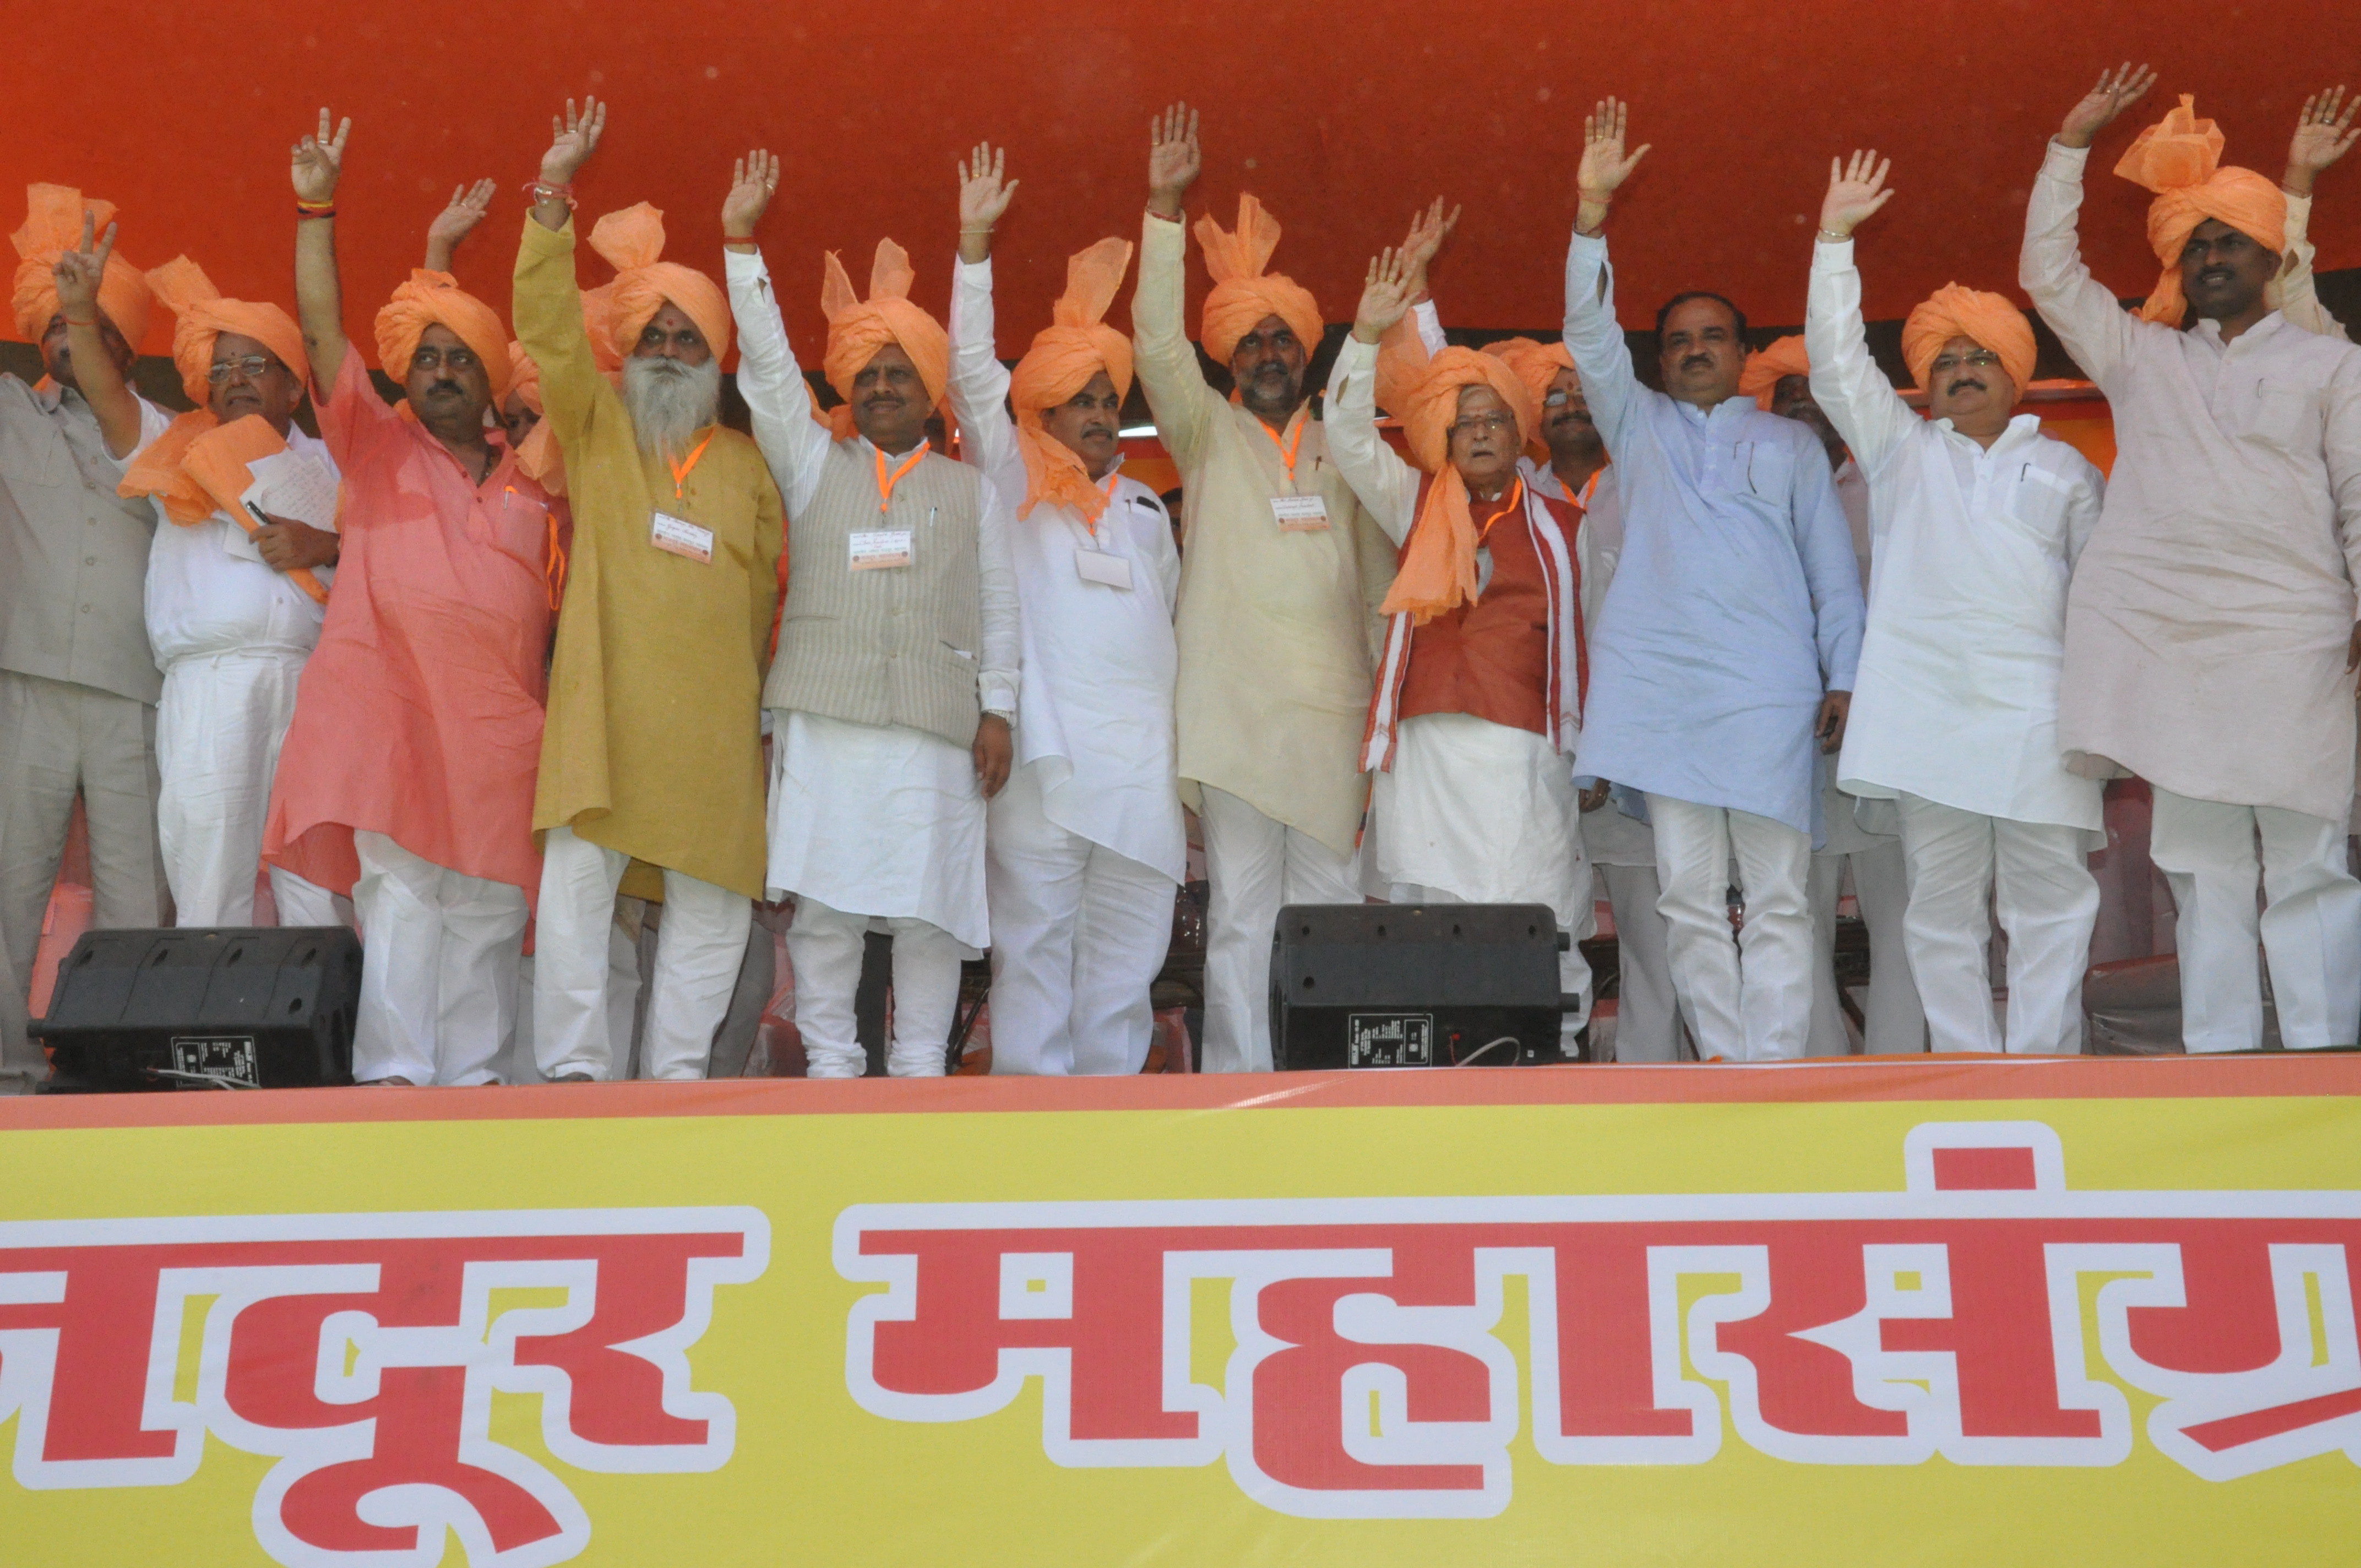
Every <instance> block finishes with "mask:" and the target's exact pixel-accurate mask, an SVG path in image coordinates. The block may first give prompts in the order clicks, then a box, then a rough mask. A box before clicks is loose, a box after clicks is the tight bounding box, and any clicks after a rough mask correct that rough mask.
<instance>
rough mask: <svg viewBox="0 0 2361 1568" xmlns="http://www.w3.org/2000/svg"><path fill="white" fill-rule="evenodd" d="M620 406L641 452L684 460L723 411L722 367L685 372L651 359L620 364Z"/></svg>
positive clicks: (676, 364) (709, 364)
mask: <svg viewBox="0 0 2361 1568" xmlns="http://www.w3.org/2000/svg"><path fill="white" fill-rule="evenodd" d="M623 406H624V407H625V408H626V409H628V410H630V411H631V430H632V432H633V433H635V434H636V435H637V436H638V437H639V443H640V450H641V451H642V452H643V453H646V454H647V455H650V456H652V457H664V458H679V457H686V455H688V448H689V442H690V439H691V438H692V437H693V436H695V435H696V434H697V432H698V431H700V430H703V429H704V428H705V427H706V426H707V425H709V424H711V423H713V422H714V421H715V418H716V417H717V416H718V415H719V411H720V409H721V362H720V361H719V359H708V360H707V361H706V362H705V363H704V364H702V365H697V366H688V365H684V364H682V363H681V362H680V361H679V360H677V359H666V358H663V357H661V356H654V355H637V354H635V355H633V356H631V357H630V358H628V359H626V360H624V361H623Z"/></svg>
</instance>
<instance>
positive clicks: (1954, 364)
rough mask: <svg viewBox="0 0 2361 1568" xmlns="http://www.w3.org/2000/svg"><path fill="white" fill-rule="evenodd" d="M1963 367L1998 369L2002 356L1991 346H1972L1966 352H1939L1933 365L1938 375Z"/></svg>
mask: <svg viewBox="0 0 2361 1568" xmlns="http://www.w3.org/2000/svg"><path fill="white" fill-rule="evenodd" d="M1962 367H1965V368H1969V369H1974V370H1997V369H1999V368H2000V356H1999V355H1997V354H1994V353H1993V351H1992V350H1991V349H1989V348H1971V349H1970V350H1968V352H1967V353H1965V354H1938V355H1937V356H1935V363H1934V365H1933V366H1932V367H1931V368H1932V369H1933V370H1934V372H1935V374H1936V375H1938V376H1948V375H1949V374H1950V373H1951V372H1952V371H1954V370H1958V369H1960V368H1962Z"/></svg>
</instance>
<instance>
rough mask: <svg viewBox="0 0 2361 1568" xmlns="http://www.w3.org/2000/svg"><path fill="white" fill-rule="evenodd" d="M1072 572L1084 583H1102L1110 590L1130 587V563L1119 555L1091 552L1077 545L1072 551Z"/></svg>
mask: <svg viewBox="0 0 2361 1568" xmlns="http://www.w3.org/2000/svg"><path fill="white" fill-rule="evenodd" d="M1074 570H1075V571H1076V572H1078V573H1080V574H1081V575H1082V581H1084V582H1086V583H1104V584H1105V585H1106V586H1107V587H1111V588H1127V587H1131V563H1130V561H1128V560H1127V559H1126V558H1125V557H1123V556H1121V555H1111V554H1107V552H1105V551H1104V550H1092V549H1087V548H1084V547H1082V546H1081V545H1077V546H1076V547H1075V549H1074Z"/></svg>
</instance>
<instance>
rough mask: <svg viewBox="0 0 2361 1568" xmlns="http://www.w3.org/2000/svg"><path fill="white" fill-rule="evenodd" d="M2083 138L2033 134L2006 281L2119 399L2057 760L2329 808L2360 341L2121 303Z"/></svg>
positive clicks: (2070, 645) (2202, 791)
mask: <svg viewBox="0 0 2361 1568" xmlns="http://www.w3.org/2000/svg"><path fill="white" fill-rule="evenodd" d="M2087 157H2088V149H2087V148H2068V147H2063V146H2060V145H2059V143H2057V142H2056V141H2052V142H2051V143H2050V144H2049V151H2048V158H2047V159H2046V160H2045V161H2044V163H2043V165H2042V169H2041V173H2040V176H2039V178H2038V179H2037V180H2036V181H2034V187H2033V199H2032V203H2031V204H2030V206H2029V207H2028V209H2027V211H2026V230H2025V251H2024V255H2023V257H2022V259H2021V262H2020V275H2019V281H2020V282H2022V283H2023V285H2024V287H2025V291H2026V293H2028V294H2030V295H2031V296H2032V297H2033V302H2034V304H2035V305H2036V306H2037V308H2038V309H2039V310H2040V312H2041V317H2042V319H2043V320H2044V321H2046V322H2048V323H2049V325H2050V327H2051V328H2052V329H2053V330H2054V331H2056V332H2057V334H2058V335H2059V339H2060V340H2062V341H2063V342H2064V344H2065V345H2066V348H2067V351H2068V352H2069V353H2070V354H2072V355H2073V356H2074V358H2075V361H2076V362H2077V363H2078V364H2080V365H2081V367H2082V368H2083V369H2084V370H2085V371H2086V372H2088V373H2089V375H2090V377H2091V378H2092V380H2093V381H2095V382H2096V383H2097V384H2098V386H2099V389H2100V390H2101V391H2103V392H2104V393H2105V394H2106V397H2107V401H2108V403H2109V404H2110V405H2111V406H2112V407H2113V409H2114V418H2115V446H2116V451H2117V453H2118V457H2117V459H2116V463H2115V468H2114V479H2113V482H2112V483H2111V484H2110V485H2109V486H2108V488H2107V496H2106V503H2105V508H2104V510H2103V512H2102V513H2101V516H2100V520H2099V525H2098V528H2097V530H2096V532H2093V533H2092V537H2091V543H2090V546H2089V548H2088V549H2086V550H2085V551H2084V552H2083V554H2082V558H2081V562H2080V563H2079V564H2078V565H2077V567H2076V569H2075V573H2074V581H2073V586H2072V587H2071V589H2070V592H2069V595H2068V598H2067V611H2066V639H2065V640H2066V650H2065V666H2064V674H2063V675H2062V677H2061V681H2060V687H2059V723H2058V735H2059V743H2060V744H2061V745H2062V746H2063V748H2064V750H2065V752H2066V758H2067V763H2068V765H2069V766H2070V767H2076V768H2078V769H2080V770H2081V771H2085V772H2088V773H2092V775H2093V776H2098V777H2104V776H2106V775H2107V774H2109V773H2113V772H2114V771H2116V770H2117V769H2118V768H2120V769H2127V770H2129V771H2130V772H2132V773H2136V774H2138V775H2139V776H2140V777H2142V778H2145V779H2147V780H2148V781H2149V783H2151V784H2156V785H2158V787H2161V788H2164V789H2168V790H2170V791H2172V792H2173V793H2174V794H2176V795H2185V796H2189V797H2191V798H2192V799H2198V800H2210V801H2217V802H2221V803H2224V804H2227V805H2235V806H2278V807H2280V808H2282V809H2285V810H2290V811H2298V812H2301V813H2303V814H2305V815H2307V816H2311V817H2324V818H2334V819H2335V820H2338V821H2342V820H2344V818H2345V815H2346V813H2347V812H2348V811H2350V810H2351V808H2352V802H2353V782H2354V739H2355V724H2354V700H2353V699H2354V684H2353V676H2352V674H2349V673H2348V672H2347V671H2346V670H2345V650H2346V645H2347V642H2348V641H2349V640H2350V638H2351V636H2352V633H2353V623H2354V587H2353V585H2354V581H2355V578H2356V576H2361V349H2356V347H2354V346H2353V345H2350V344H2345V343H2339V342H2336V341H2334V339H2331V338H2326V337H2321V336H2317V335H2314V334H2310V333H2306V332H2303V331H2301V330H2300V329H2299V328H2297V327H2295V326H2293V325H2291V324H2290V323H2288V321H2287V320H2286V319H2285V318H2284V317H2282V316H2280V315H2279V314H2278V313H2272V314H2270V315H2267V316H2265V317H2264V318H2263V319H2262V321H2261V322H2259V323H2257V324H2256V325H2254V326H2252V327H2249V328H2248V329H2247V330H2246V332H2244V333H2241V334H2239V335H2238V336H2237V337H2236V338H2235V339H2234V340H2232V341H2231V342H2229V343H2227V344H2224V342H2223V341H2222V334H2221V329H2220V325H2219V323H2214V322H2210V321H2201V322H2199V323H2197V324H2196V325H2195V326H2194V327H2193V328H2191V330H2189V331H2187V332H2181V331H2177V330H2175V329H2173V328H2170V327H2167V326H2164V325H2162V324H2160V323H2155V322H2144V321H2141V320H2140V319H2139V318H2137V317H2136V316H2133V315H2130V314H2128V313H2125V311H2124V309H2123V308H2122V307H2121V306H2120V305H2118V304H2117V303H2116V302H2115V300H2114V293H2113V291H2110V290H2108V289H2106V288H2104V287H2103V286H2102V285H2100V284H2099V283H2098V282H2097V281H2095V280H2093V279H2092V277H2091V273H2090V269H2088V268H2087V267H2085V266H2084V265H2083V264H2082V258H2081V252H2080V248H2079V246H2078V243H2077V239H2076V235H2075V226H2074V225H2075V218H2076V214H2077V212H2078V211H2079V209H2080V208H2081V201H2082V166H2083V164H2084V162H2085V161H2086V159H2087Z"/></svg>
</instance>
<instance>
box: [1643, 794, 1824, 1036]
mask: <svg viewBox="0 0 2361 1568" xmlns="http://www.w3.org/2000/svg"><path fill="white" fill-rule="evenodd" d="M1648 816H1649V817H1650V819H1651V820H1652V821H1653V824H1654V826H1655V829H1656V874H1657V876H1658V877H1659V878H1660V879H1661V880H1662V881H1663V883H1664V894H1663V896H1662V897H1661V898H1660V899H1659V900H1658V901H1657V908H1659V909H1660V910H1662V911H1663V912H1664V919H1665V922H1666V924H1667V925H1668V926H1669V927H1670V938H1671V939H1670V944H1669V945H1670V948H1671V956H1672V967H1673V989H1674V991H1675V993H1676V994H1677V995H1678V996H1679V998H1680V1003H1681V1013H1682V1016H1683V1017H1684V1019H1685V1020H1686V1022H1687V1024H1688V1026H1689V1033H1690V1034H1691V1035H1692V1036H1695V1037H1696V1039H1697V1054H1698V1055H1699V1056H1701V1057H1703V1058H1707V1059H1708V1060H1713V1059H1717V1058H1718V1059H1720V1060H1724V1061H1772V1060H1780V1059H1786V1058H1796V1057H1800V1056H1802V1055H1803V1054H1804V1047H1805V1044H1806V1041H1807V1040H1808V1039H1809V1038H1810V1036H1811V1027H1812V974H1811V964H1812V917H1811V914H1810V912H1809V910H1808V909H1807V908H1806V894H1805V887H1806V882H1807V881H1808V880H1809V877H1810V873H1811V863H1812V840H1811V837H1810V836H1809V835H1808V834H1806V833H1804V832H1802V831H1800V830H1798V829H1796V828H1790V827H1789V826H1787V825H1786V824H1785V823H1784V822H1779V821H1775V820H1773V818H1771V817H1758V816H1756V815H1754V814H1753V813H1752V812H1751V811H1735V810H1730V809H1729V808H1726V807H1723V806H1698V805H1696V804H1693V803H1691V802H1689V801H1685V800H1674V799H1672V798H1671V797H1670V796H1667V795H1649V796H1648ZM1733 860H1735V861H1737V862H1738V877H1739V886H1740V888H1741V891H1742V893H1743V896H1744V899H1745V922H1744V924H1743V926H1742V927H1741V928H1740V931H1739V933H1738V937H1737V939H1736V940H1734V941H1733V940H1732V939H1731V937H1730V906H1729V902H1728V897H1727V894H1728V889H1729V882H1728V878H1729V875H1730V862H1731V861H1733Z"/></svg>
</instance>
